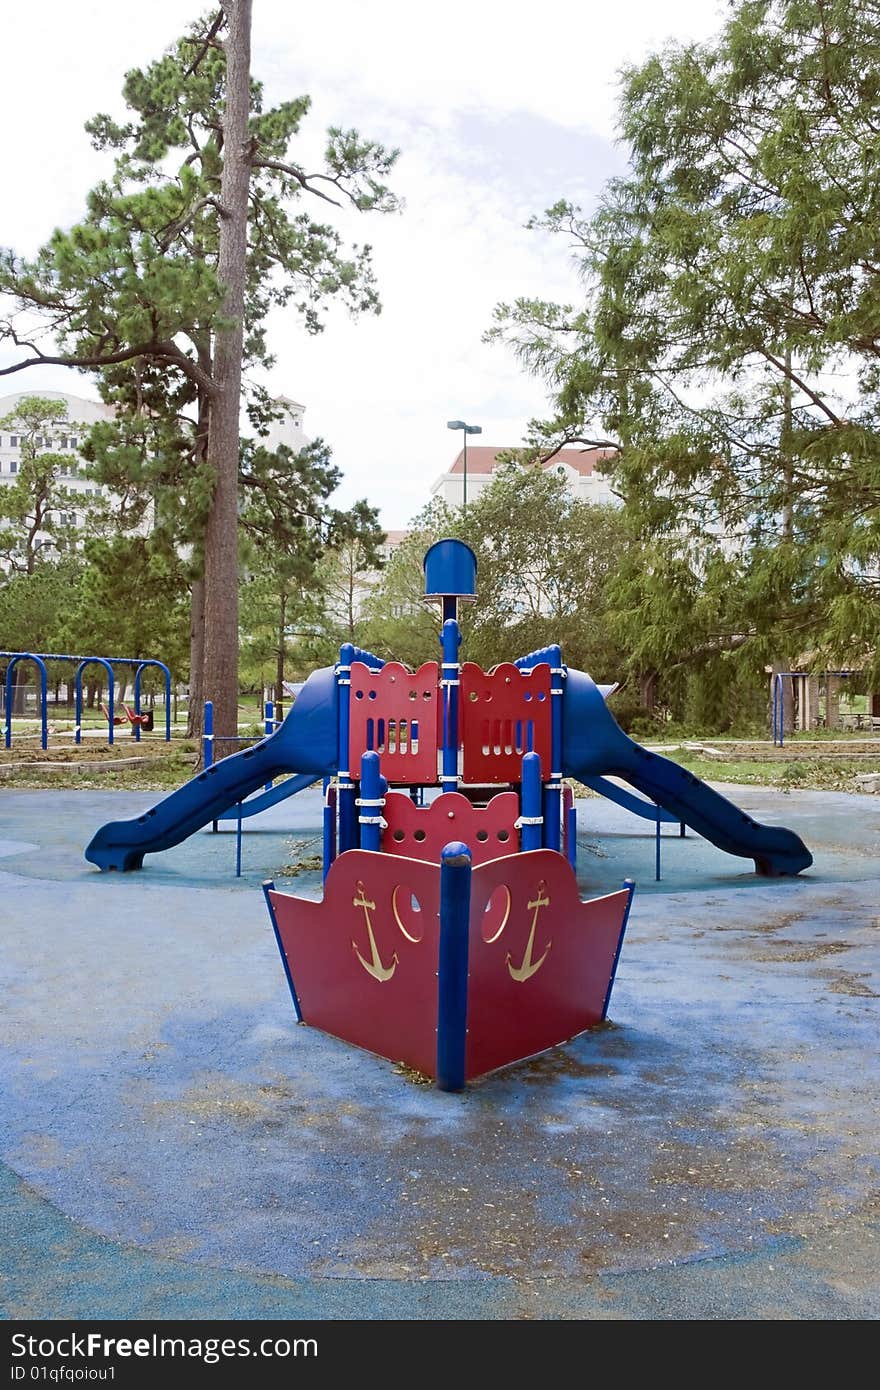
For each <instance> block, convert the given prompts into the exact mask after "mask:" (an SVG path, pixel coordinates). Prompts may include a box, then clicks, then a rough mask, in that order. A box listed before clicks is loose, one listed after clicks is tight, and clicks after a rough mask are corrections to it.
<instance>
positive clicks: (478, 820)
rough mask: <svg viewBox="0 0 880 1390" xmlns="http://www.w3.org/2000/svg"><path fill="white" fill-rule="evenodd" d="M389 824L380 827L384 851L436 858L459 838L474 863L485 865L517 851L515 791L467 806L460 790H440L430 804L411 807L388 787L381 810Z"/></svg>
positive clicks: (408, 800) (433, 861) (411, 804)
mask: <svg viewBox="0 0 880 1390" xmlns="http://www.w3.org/2000/svg"><path fill="white" fill-rule="evenodd" d="M383 815H384V816H385V819H386V821H387V822H388V829H387V830H384V831H383V832H382V850H383V852H384V853H385V854H393V855H400V854H405V855H407V856H408V857H409V858H410V859H427V860H429V861H430V862H431V863H432V864H439V863H440V855H441V853H442V851H443V848H444V846H445V845H448V844H449V842H450V840H463V841H464V843H465V844H466V845H467V846H468V848H469V849H470V851H471V858H472V860H473V862H474V863H475V864H484V863H486V861H487V860H489V859H498V858H499V857H500V856H501V855H505V854H516V853H517V852H518V850H519V831H518V830H516V829H515V826H514V822H515V821H516V819H517V817H518V816H519V797H518V796H517V794H516V792H500V793H499V794H498V796H493V797H492V800H491V801H490V802H489V805H488V806H486V807H484V808H480V807H478V806H472V805H471V803H470V802H469V801H468V799H467V797H466V796H462V794H461V792H444V793H443V794H442V796H438V797H437V798H436V800H435V801H433V802H432V803H431V805H430V806H415V805H414V804H413V802H412V801H411V800H410V798H409V797H408V796H407V795H406V793H405V792H388V794H387V796H386V797H385V809H384V811H383Z"/></svg>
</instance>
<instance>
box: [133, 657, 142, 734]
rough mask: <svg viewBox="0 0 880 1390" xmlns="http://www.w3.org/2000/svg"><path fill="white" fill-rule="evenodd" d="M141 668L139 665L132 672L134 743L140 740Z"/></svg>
mask: <svg viewBox="0 0 880 1390" xmlns="http://www.w3.org/2000/svg"><path fill="white" fill-rule="evenodd" d="M142 670H143V667H142V666H139V667H138V668H137V670H136V671H135V673H134V713H135V724H134V741H135V743H140V741H141V726H140V721H139V715H140V712H141V671H142Z"/></svg>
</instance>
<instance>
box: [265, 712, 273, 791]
mask: <svg viewBox="0 0 880 1390" xmlns="http://www.w3.org/2000/svg"><path fill="white" fill-rule="evenodd" d="M263 715H264V722H263V729H264V732H265V734H266V737H267V738H268V737H269V735H270V734H274V732H275V706H274V705H273V704H272V701H271V700H267V701H266V707H265V709H264V710H263ZM265 790H266V791H267V792H270V791H271V790H272V783H271V782H267V783H266V787H265Z"/></svg>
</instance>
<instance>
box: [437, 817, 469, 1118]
mask: <svg viewBox="0 0 880 1390" xmlns="http://www.w3.org/2000/svg"><path fill="white" fill-rule="evenodd" d="M470 910H471V852H470V850H469V849H468V847H467V845H465V844H462V843H461V841H460V840H454V841H453V842H452V843H451V844H448V845H447V846H446V848H445V849H444V850H443V853H442V854H441V856H440V951H439V959H438V966H437V1085H438V1086H439V1088H440V1090H441V1091H460V1090H461V1088H462V1087H463V1086H464V1074H465V1045H466V1042H467V980H468V945H469V935H470Z"/></svg>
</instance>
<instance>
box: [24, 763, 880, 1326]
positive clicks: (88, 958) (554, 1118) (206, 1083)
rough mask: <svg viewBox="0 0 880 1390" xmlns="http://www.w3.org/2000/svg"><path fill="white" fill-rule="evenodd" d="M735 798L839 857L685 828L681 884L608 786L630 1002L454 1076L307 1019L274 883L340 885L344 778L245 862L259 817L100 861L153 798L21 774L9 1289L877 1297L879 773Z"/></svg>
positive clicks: (558, 1312)
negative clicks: (452, 1083)
mask: <svg viewBox="0 0 880 1390" xmlns="http://www.w3.org/2000/svg"><path fill="white" fill-rule="evenodd" d="M728 794H730V795H733V796H734V797H735V799H739V800H740V801H741V803H742V805H743V806H744V808H745V809H746V810H748V811H749V812H750V813H751V814H753V815H754V816H755V817H756V818H757V819H761V820H765V821H771V822H775V823H777V824H779V823H781V824H786V825H789V826H791V827H792V828H794V829H796V830H797V831H798V832H799V833H800V834H801V835H802V837H803V838H804V840H805V841H806V842H807V844H808V845H809V846H810V848H811V849H812V850H813V853H814V855H815V860H816V862H815V865H814V867H813V869H811V870H810V871H809V872H808V873H807V874H805V875H803V876H802V877H801V878H799V879H797V880H795V881H783V882H778V881H777V882H772V883H771V882H768V881H766V880H758V879H756V878H755V877H754V875H753V874H752V873H751V872H750V869H751V864H750V862H749V861H739V860H735V859H731V858H729V857H728V856H725V855H723V854H721V853H720V852H718V851H716V850H714V849H713V848H712V847H711V846H710V845H708V844H707V843H706V842H705V841H702V840H700V839H699V838H698V837H695V836H691V835H689V836H688V838H687V839H685V840H681V839H679V838H678V836H677V833H675V832H674V831H673V829H672V828H669V829H667V830H666V831H665V833H664V837H663V880H662V882H661V883H659V884H656V883H654V882H653V872H654V842H653V835H652V833H651V830H650V827H646V826H645V824H644V823H643V822H638V821H635V820H634V819H633V818H631V817H630V816H628V815H627V814H626V813H625V812H623V811H621V810H619V809H618V808H616V807H614V806H612V805H610V804H609V803H607V802H604V801H598V800H589V801H586V802H581V803H579V811H580V818H581V832H580V840H581V866H580V868H581V871H580V876H581V881H582V886H583V888H584V890H586V891H590V890H592V891H604V890H606V889H607V888H609V887H611V886H617V885H618V884H619V882H620V880H621V879H622V878H623V877H624V876H625V875H630V876H632V877H634V878H636V879H637V881H638V890H637V894H636V900H635V905H634V908H633V913H632V917H631V923H630V929H629V932H628V935H627V941H626V944H625V947H624V951H623V956H622V959H621V968H620V972H619V975H618V981H617V985H616V987H615V993H614V996H613V999H612V1006H611V1011H610V1017H611V1020H612V1021H611V1024H610V1026H608V1027H607V1028H605V1029H603V1030H600V1031H597V1032H595V1033H593V1034H590V1035H587V1036H584V1037H582V1038H581V1039H578V1040H576V1041H575V1042H574V1043H571V1044H569V1045H568V1046H567V1047H565V1048H562V1049H559V1050H558V1051H556V1052H554V1053H552V1054H548V1055H546V1056H545V1057H543V1058H541V1059H538V1060H535V1061H532V1062H530V1063H525V1064H522V1065H520V1066H518V1067H515V1068H512V1069H510V1070H508V1071H506V1072H504V1073H502V1074H499V1075H496V1076H495V1077H491V1078H488V1079H486V1080H484V1081H483V1082H482V1083H481V1084H479V1085H477V1086H475V1087H473V1088H472V1089H470V1090H469V1091H468V1092H466V1093H464V1094H462V1095H459V1096H450V1095H441V1094H440V1093H438V1092H436V1091H434V1090H433V1089H430V1088H425V1087H421V1086H417V1085H414V1084H413V1083H412V1082H411V1081H409V1080H407V1079H406V1078H405V1077H403V1076H401V1075H399V1074H398V1073H397V1072H396V1071H395V1069H394V1067H393V1066H392V1064H390V1063H386V1062H383V1061H380V1060H378V1059H376V1058H373V1057H371V1056H369V1055H367V1054H364V1053H361V1052H358V1051H355V1050H353V1049H350V1048H348V1047H346V1046H345V1045H344V1044H342V1043H340V1042H337V1041H335V1040H333V1039H331V1038H327V1037H324V1036H322V1035H321V1034H319V1033H317V1032H314V1031H312V1030H310V1029H307V1028H302V1027H298V1026H297V1025H296V1024H295V1022H294V1020H293V1018H292V1014H291V1008H290V1001H289V996H288V995H287V992H286V988H285V984H284V979H283V975H282V971H281V967H280V963H279V961H278V957H277V953H276V950H275V945H274V940H273V937H272V933H271V930H270V928H269V922H268V918H267V915H266V913H265V909H264V906H263V903H262V896H261V894H260V893H259V891H258V889H257V885H258V883H259V881H260V880H261V879H263V878H265V877H270V876H274V877H276V878H277V879H278V881H279V886H280V885H281V883H282V882H285V886H288V887H290V888H294V887H295V888H296V890H297V891H303V892H310V893H313V892H315V891H316V889H317V881H318V880H317V875H316V874H315V873H314V872H313V871H310V870H308V869H307V870H306V871H305V872H303V873H300V874H299V875H298V876H297V877H295V878H293V879H292V880H287V881H284V880H282V878H281V872H282V870H283V869H284V867H285V866H288V867H289V866H291V865H293V866H295V865H297V864H305V865H308V864H309V863H310V862H311V860H312V856H314V853H315V850H316V849H317V847H318V846H317V837H318V833H319V818H320V804H319V800H318V797H317V794H316V793H315V792H308V793H305V794H304V795H302V796H301V797H299V798H297V799H296V800H294V801H291V802H289V803H287V804H286V805H281V806H280V807H278V808H275V810H274V811H272V812H270V813H268V815H267V817H266V818H264V825H263V829H262V830H261V829H258V828H251V829H248V830H246V832H245V835H244V849H243V870H244V872H243V876H242V878H241V879H240V880H236V879H234V878H233V877H232V873H233V868H234V858H235V856H234V832H232V831H226V832H225V833H221V834H220V835H211V834H210V833H203V834H200V835H198V836H196V837H194V838H193V839H192V840H191V841H189V842H187V843H186V844H185V845H182V846H180V847H178V848H177V849H175V850H172V851H170V852H169V853H167V854H165V855H159V856H155V857H148V859H147V861H146V867H145V869H144V871H143V872H142V873H140V874H132V875H126V876H117V875H108V876H101V875H99V874H98V873H97V872H96V871H95V870H93V869H92V868H91V867H90V866H89V865H87V864H86V863H85V861H84V860H83V859H82V847H83V845H84V844H85V843H86V842H87V840H88V839H89V838H90V837H91V835H92V833H93V831H94V830H95V829H96V828H97V826H98V825H100V824H101V823H102V822H103V821H105V820H108V819H119V818H120V817H122V816H127V815H133V814H136V813H138V812H140V811H142V810H144V809H145V808H146V807H147V806H148V805H150V804H151V802H152V800H153V799H154V798H153V797H151V796H150V794H149V793H134V792H105V793H102V792H95V791H58V792H50V791H17V790H8V791H5V792H4V793H3V799H2V809H0V854H2V856H3V858H2V865H3V870H4V871H3V872H2V873H0V918H2V939H3V949H2V956H0V975H2V988H3V997H4V1002H5V1005H6V1007H5V1009H4V1011H3V1013H4V1017H3V1022H2V1025H0V1087H2V1091H3V1093H4V1096H5V1097H6V1103H5V1104H4V1108H3V1117H2V1121H0V1123H2V1131H0V1140H2V1154H3V1158H4V1160H5V1163H6V1168H5V1171H3V1173H2V1181H0V1203H2V1206H3V1215H2V1222H0V1225H2V1230H3V1231H4V1233H5V1236H4V1239H5V1241H6V1244H7V1251H6V1257H5V1259H4V1261H3V1265H4V1268H5V1270H6V1271H7V1273H6V1275H5V1277H4V1279H3V1282H2V1287H3V1292H4V1304H5V1309H6V1313H7V1315H8V1316H12V1317H22V1316H33V1317H76V1318H83V1317H88V1316H96V1315H103V1316H108V1317H110V1316H117V1317H135V1316H145V1317H178V1316H182V1317H220V1316H223V1317H271V1316H282V1317H285V1316H307V1317H308V1316H314V1317H378V1318H393V1317H425V1316H434V1317H449V1318H473V1317H504V1318H512V1317H513V1318H517V1317H538V1318H542V1317H543V1318H546V1317H549V1318H559V1317H597V1318H629V1317H745V1318H754V1317H781V1318H792V1317H795V1318H826V1317H827V1318H855V1317H876V1316H877V1314H878V1312H880V1275H878V1260H877V1253H878V1248H880V1244H878V1242H880V1219H878V1217H880V1203H878V1192H880V1181H878V1160H877V1158H876V1150H877V1145H876V1115H877V1109H878V1107H877V1101H878V1094H877V1092H878V1084H877V1083H878V1071H880V1069H878V1059H877V1036H878V1032H877V1015H878V994H880V985H878V982H877V981H878V971H877V964H878V948H877V941H878V935H880V932H878V927H880V917H878V913H880V893H878V881H880V800H878V799H877V798H876V797H873V798H872V797H867V796H865V797H853V796H848V795H843V794H838V793H831V792H792V793H791V794H790V795H780V793H779V792H778V791H772V790H771V789H769V788H764V787H747V788H740V789H739V792H738V793H735V792H733V791H732V790H731V791H730V792H729V793H728ZM259 825H260V822H257V823H256V826H259ZM646 831H647V833H646Z"/></svg>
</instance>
